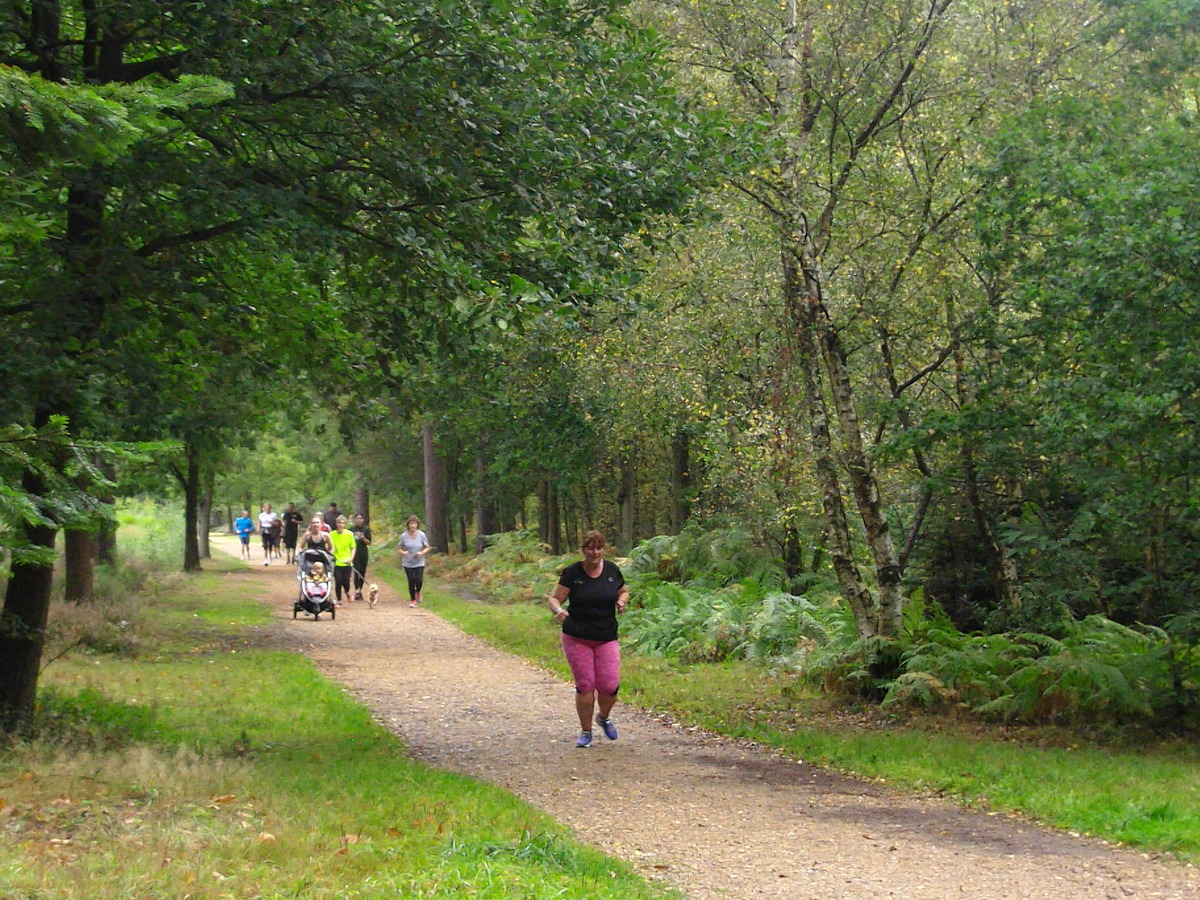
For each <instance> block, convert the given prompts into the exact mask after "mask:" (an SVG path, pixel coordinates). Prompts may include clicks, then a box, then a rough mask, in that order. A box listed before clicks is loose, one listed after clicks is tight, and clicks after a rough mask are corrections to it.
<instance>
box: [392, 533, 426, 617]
mask: <svg viewBox="0 0 1200 900" xmlns="http://www.w3.org/2000/svg"><path fill="white" fill-rule="evenodd" d="M407 526H408V527H407V528H406V529H405V531H404V534H402V535H400V541H399V543H397V545H396V549H397V550H399V551H400V552H401V554H403V555H402V556H401V558H400V564H401V565H402V566H403V567H404V575H405V577H406V578H408V606H409V609H416V608H417V604H418V603H420V602H421V588H422V587H423V586H424V584H425V556H426V554H428V553H429V551H430V550H431V549H432V548H431V547H430V546H429V538H427V537H426V536H425V532H423V531H422V530H421V520H420V519H418V518H417V517H416V516H409V517H408V523H407Z"/></svg>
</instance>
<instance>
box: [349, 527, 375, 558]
mask: <svg viewBox="0 0 1200 900" xmlns="http://www.w3.org/2000/svg"><path fill="white" fill-rule="evenodd" d="M350 530H351V531H353V532H354V538H355V540H356V541H358V542H357V543H356V544H355V545H354V558H355V559H366V558H367V555H368V554H369V553H370V551H369V550H368V549H367V548H368V547H369V546H370V544H369V543H363V542H362V541H359V540H358V536H359V535H360V534H361V535H362V536H363V537H365V538H366V539H367V541H370V540H371V526H370V525H355V526H353V527H352V528H351V529H350Z"/></svg>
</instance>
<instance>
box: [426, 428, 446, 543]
mask: <svg viewBox="0 0 1200 900" xmlns="http://www.w3.org/2000/svg"><path fill="white" fill-rule="evenodd" d="M421 450H422V455H423V458H424V463H425V534H426V535H427V536H428V538H429V544H430V546H431V547H433V549H434V551H435V552H437V553H449V552H450V514H449V511H448V509H449V508H448V505H447V500H446V465H445V462H444V461H443V460H442V457H441V454H440V453H438V449H437V440H436V436H435V434H434V430H433V424H432V423H429V422H427V423H425V424H424V425H423V426H421Z"/></svg>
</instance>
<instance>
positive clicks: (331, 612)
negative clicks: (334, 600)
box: [329, 606, 337, 619]
mask: <svg viewBox="0 0 1200 900" xmlns="http://www.w3.org/2000/svg"><path fill="white" fill-rule="evenodd" d="M329 618H331V619H336V618H337V607H336V606H331V607H329Z"/></svg>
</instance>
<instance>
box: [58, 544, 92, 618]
mask: <svg viewBox="0 0 1200 900" xmlns="http://www.w3.org/2000/svg"><path fill="white" fill-rule="evenodd" d="M63 548H64V549H63V570H64V576H63V596H64V598H65V599H66V601H67V602H68V603H91V602H92V598H93V595H94V594H95V590H96V571H95V565H94V563H95V559H96V536H95V534H93V533H92V532H91V531H87V530H86V529H83V528H68V529H66V530H65V534H64V537H63Z"/></svg>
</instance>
